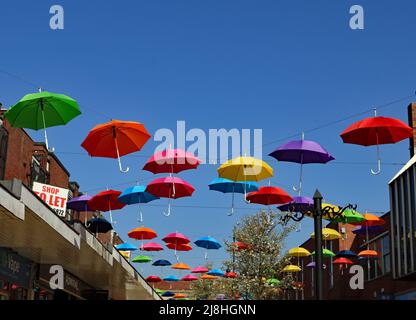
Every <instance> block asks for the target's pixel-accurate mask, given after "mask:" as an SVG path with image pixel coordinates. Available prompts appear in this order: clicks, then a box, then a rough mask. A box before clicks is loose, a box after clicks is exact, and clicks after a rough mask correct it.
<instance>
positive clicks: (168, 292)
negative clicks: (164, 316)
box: [162, 291, 175, 297]
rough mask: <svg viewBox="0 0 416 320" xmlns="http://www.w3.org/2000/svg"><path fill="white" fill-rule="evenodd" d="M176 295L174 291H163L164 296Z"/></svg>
mask: <svg viewBox="0 0 416 320" xmlns="http://www.w3.org/2000/svg"><path fill="white" fill-rule="evenodd" d="M174 295H175V292H172V291H165V292H164V293H162V297H173V296H174Z"/></svg>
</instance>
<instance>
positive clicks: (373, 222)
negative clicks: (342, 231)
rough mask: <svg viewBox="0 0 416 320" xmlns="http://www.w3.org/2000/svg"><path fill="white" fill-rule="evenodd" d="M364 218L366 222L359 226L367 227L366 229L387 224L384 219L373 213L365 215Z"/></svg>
mask: <svg viewBox="0 0 416 320" xmlns="http://www.w3.org/2000/svg"><path fill="white" fill-rule="evenodd" d="M363 217H364V219H365V220H364V221H363V222H360V223H357V224H359V225H362V226H366V227H374V226H382V225H384V224H385V223H386V222H385V221H384V220H383V219H381V218H380V217H377V216H376V215H374V214H371V213H364V214H363Z"/></svg>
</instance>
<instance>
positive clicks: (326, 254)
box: [312, 248, 335, 258]
mask: <svg viewBox="0 0 416 320" xmlns="http://www.w3.org/2000/svg"><path fill="white" fill-rule="evenodd" d="M312 255H315V251H314V252H312ZM322 256H323V257H324V258H333V257H335V253H333V252H332V251H331V250H329V249H326V248H323V249H322Z"/></svg>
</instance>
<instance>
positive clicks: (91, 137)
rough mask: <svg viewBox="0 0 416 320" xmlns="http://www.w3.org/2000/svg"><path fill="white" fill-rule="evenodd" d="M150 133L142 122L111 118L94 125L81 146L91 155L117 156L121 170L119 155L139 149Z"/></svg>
mask: <svg viewBox="0 0 416 320" xmlns="http://www.w3.org/2000/svg"><path fill="white" fill-rule="evenodd" d="M149 138H150V134H149V133H148V132H147V130H146V128H145V127H144V125H143V124H141V123H138V122H133V121H120V120H112V121H110V122H107V123H104V124H99V125H97V126H96V127H94V128H93V129H92V130H91V131H90V132H89V133H88V135H87V137H86V138H85V140H84V141H83V142H82V144H81V146H82V147H83V148H84V149H85V150H87V152H88V154H89V155H90V156H91V157H104V158H113V159H115V158H117V159H118V165H119V168H120V171H121V172H124V173H125V172H128V171H129V168H128V167H127V168H126V169H123V168H122V167H121V160H120V157H122V156H124V155H126V154H130V153H133V152H136V151H140V150H141V149H142V147H143V146H144V145H145V144H146V142H147V140H149Z"/></svg>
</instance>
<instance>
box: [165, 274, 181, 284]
mask: <svg viewBox="0 0 416 320" xmlns="http://www.w3.org/2000/svg"><path fill="white" fill-rule="evenodd" d="M179 280H180V279H179V278H178V277H177V276H173V275H170V276H167V277H165V278H163V281H167V282H176V281H179Z"/></svg>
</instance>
